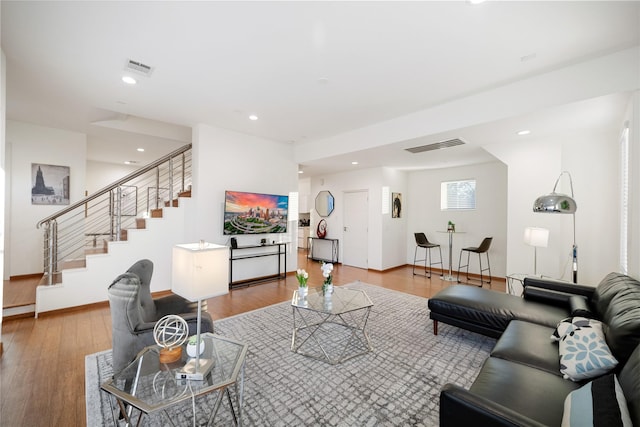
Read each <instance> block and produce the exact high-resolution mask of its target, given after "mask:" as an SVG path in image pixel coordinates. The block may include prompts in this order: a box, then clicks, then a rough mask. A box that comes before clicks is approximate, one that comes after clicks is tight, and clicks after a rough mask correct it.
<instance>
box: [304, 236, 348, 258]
mask: <svg viewBox="0 0 640 427" xmlns="http://www.w3.org/2000/svg"><path fill="white" fill-rule="evenodd" d="M317 242H329V243H330V244H331V258H330V259H328V258H319V257H317V256H316V255H315V254H314V252H313V250H314V248H315V247H316V243H317ZM339 255H340V240H338V239H321V238H319V237H309V247H308V248H307V258H309V259H312V260H314V261H325V262H331V263H337V262H338V259H339V258H340V257H339Z"/></svg>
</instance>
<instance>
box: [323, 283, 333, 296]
mask: <svg viewBox="0 0 640 427" xmlns="http://www.w3.org/2000/svg"><path fill="white" fill-rule="evenodd" d="M332 293H333V283H329V284H325V285H324V296H325V297H326V296H331V294H332Z"/></svg>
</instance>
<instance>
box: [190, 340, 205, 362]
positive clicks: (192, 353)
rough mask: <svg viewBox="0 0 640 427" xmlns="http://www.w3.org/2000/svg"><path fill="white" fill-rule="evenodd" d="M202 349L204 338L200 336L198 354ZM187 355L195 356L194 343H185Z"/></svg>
mask: <svg viewBox="0 0 640 427" xmlns="http://www.w3.org/2000/svg"><path fill="white" fill-rule="evenodd" d="M203 351H204V340H203V339H202V338H200V354H202V352H203ZM187 355H188V356H189V357H196V344H191V343H187Z"/></svg>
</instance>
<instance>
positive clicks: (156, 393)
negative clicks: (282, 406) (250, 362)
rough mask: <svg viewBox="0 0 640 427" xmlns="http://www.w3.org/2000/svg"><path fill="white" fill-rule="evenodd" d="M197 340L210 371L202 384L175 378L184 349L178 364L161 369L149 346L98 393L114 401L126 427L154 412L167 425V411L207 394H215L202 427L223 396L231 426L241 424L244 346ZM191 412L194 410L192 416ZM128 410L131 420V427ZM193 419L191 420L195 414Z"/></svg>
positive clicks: (156, 353) (157, 350)
mask: <svg viewBox="0 0 640 427" xmlns="http://www.w3.org/2000/svg"><path fill="white" fill-rule="evenodd" d="M201 339H202V340H203V341H204V343H205V349H204V352H203V353H202V355H201V356H200V357H201V358H204V359H212V360H213V368H212V369H211V371H210V372H209V373H208V374H207V375H206V376H205V378H204V380H201V381H196V380H193V381H192V380H186V379H176V372H177V371H179V370H180V369H181V368H182V367H183V366H184V365H185V363H186V362H187V359H188V356H187V354H186V350H185V349H184V348H183V349H182V350H183V351H182V360H180V361H178V362H175V363H171V364H166V363H160V360H159V355H160V347H159V346H157V345H154V346H150V347H147V348H145V349H144V350H142V351H141V352H140V353H138V355H137V356H136V358H135V360H134V361H133V362H131V363H130V364H129V365H128V366H127V367H126V368H124V369H123V370H122V371H121V372H120V373H118V374H116V375H114V377H113V378H112V379H110V380H109V381H107V382H105V383H104V384H102V385H101V386H100V388H101V389H102V390H104V391H106V392H107V393H109V394H110V395H111V396H113V397H115V399H116V401H117V403H118V406H119V408H120V413H121V414H122V416H123V418H124V419H125V421H126V422H127V423H128V424H127V425H138V424H140V422H141V421H142V417H143V416H144V415H145V414H151V413H155V412H158V411H163V412H164V415H165V418H166V419H168V423H169V424H172V420H171V417H170V415H169V413H168V412H167V409H169V408H170V407H172V406H174V405H177V404H179V403H181V402H186V401H190V400H191V399H195V398H197V397H198V396H203V395H206V394H209V393H213V392H217V393H218V395H217V396H216V401H215V404H214V405H213V408H212V409H211V413H210V415H209V417H208V425H212V423H213V420H214V418H215V416H216V414H217V413H218V409H219V408H220V404H221V402H222V398H223V397H224V396H225V395H226V396H227V399H228V400H229V406H230V408H231V412H232V416H233V420H234V421H235V423H236V425H242V398H243V391H244V390H243V388H244V362H245V357H246V354H247V345H246V344H243V343H241V342H238V341H235V340H231V339H228V338H224V337H221V336H220V335H215V334H210V333H206V334H202V336H201ZM229 388H232V389H233V391H234V393H233V394H234V395H235V398H234V399H232V397H231V394H230V393H229ZM234 401H235V402H234ZM234 406H235V408H234ZM195 408H196V407H195V405H194V409H193V410H194V411H195ZM134 409H135V415H137V421H136V422H135V423H132V418H134V417H133V416H132V413H134ZM193 415H194V416H195V413H194V414H193ZM115 416H116V414H114V420H113V421H114V425H118V423H117V420H116V419H115Z"/></svg>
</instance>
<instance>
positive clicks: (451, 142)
mask: <svg viewBox="0 0 640 427" xmlns="http://www.w3.org/2000/svg"><path fill="white" fill-rule="evenodd" d="M464 144H466V143H465V142H464V141H463V140H461V139H459V138H454V139H450V140H448V141H442V142H436V143H433V144H427V145H421V146H419V147H412V148H405V150H407V151H408V152H410V153H414V154H416V153H422V152H425V151H433V150H441V149H443V148H449V147H455V146H456V145H464Z"/></svg>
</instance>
